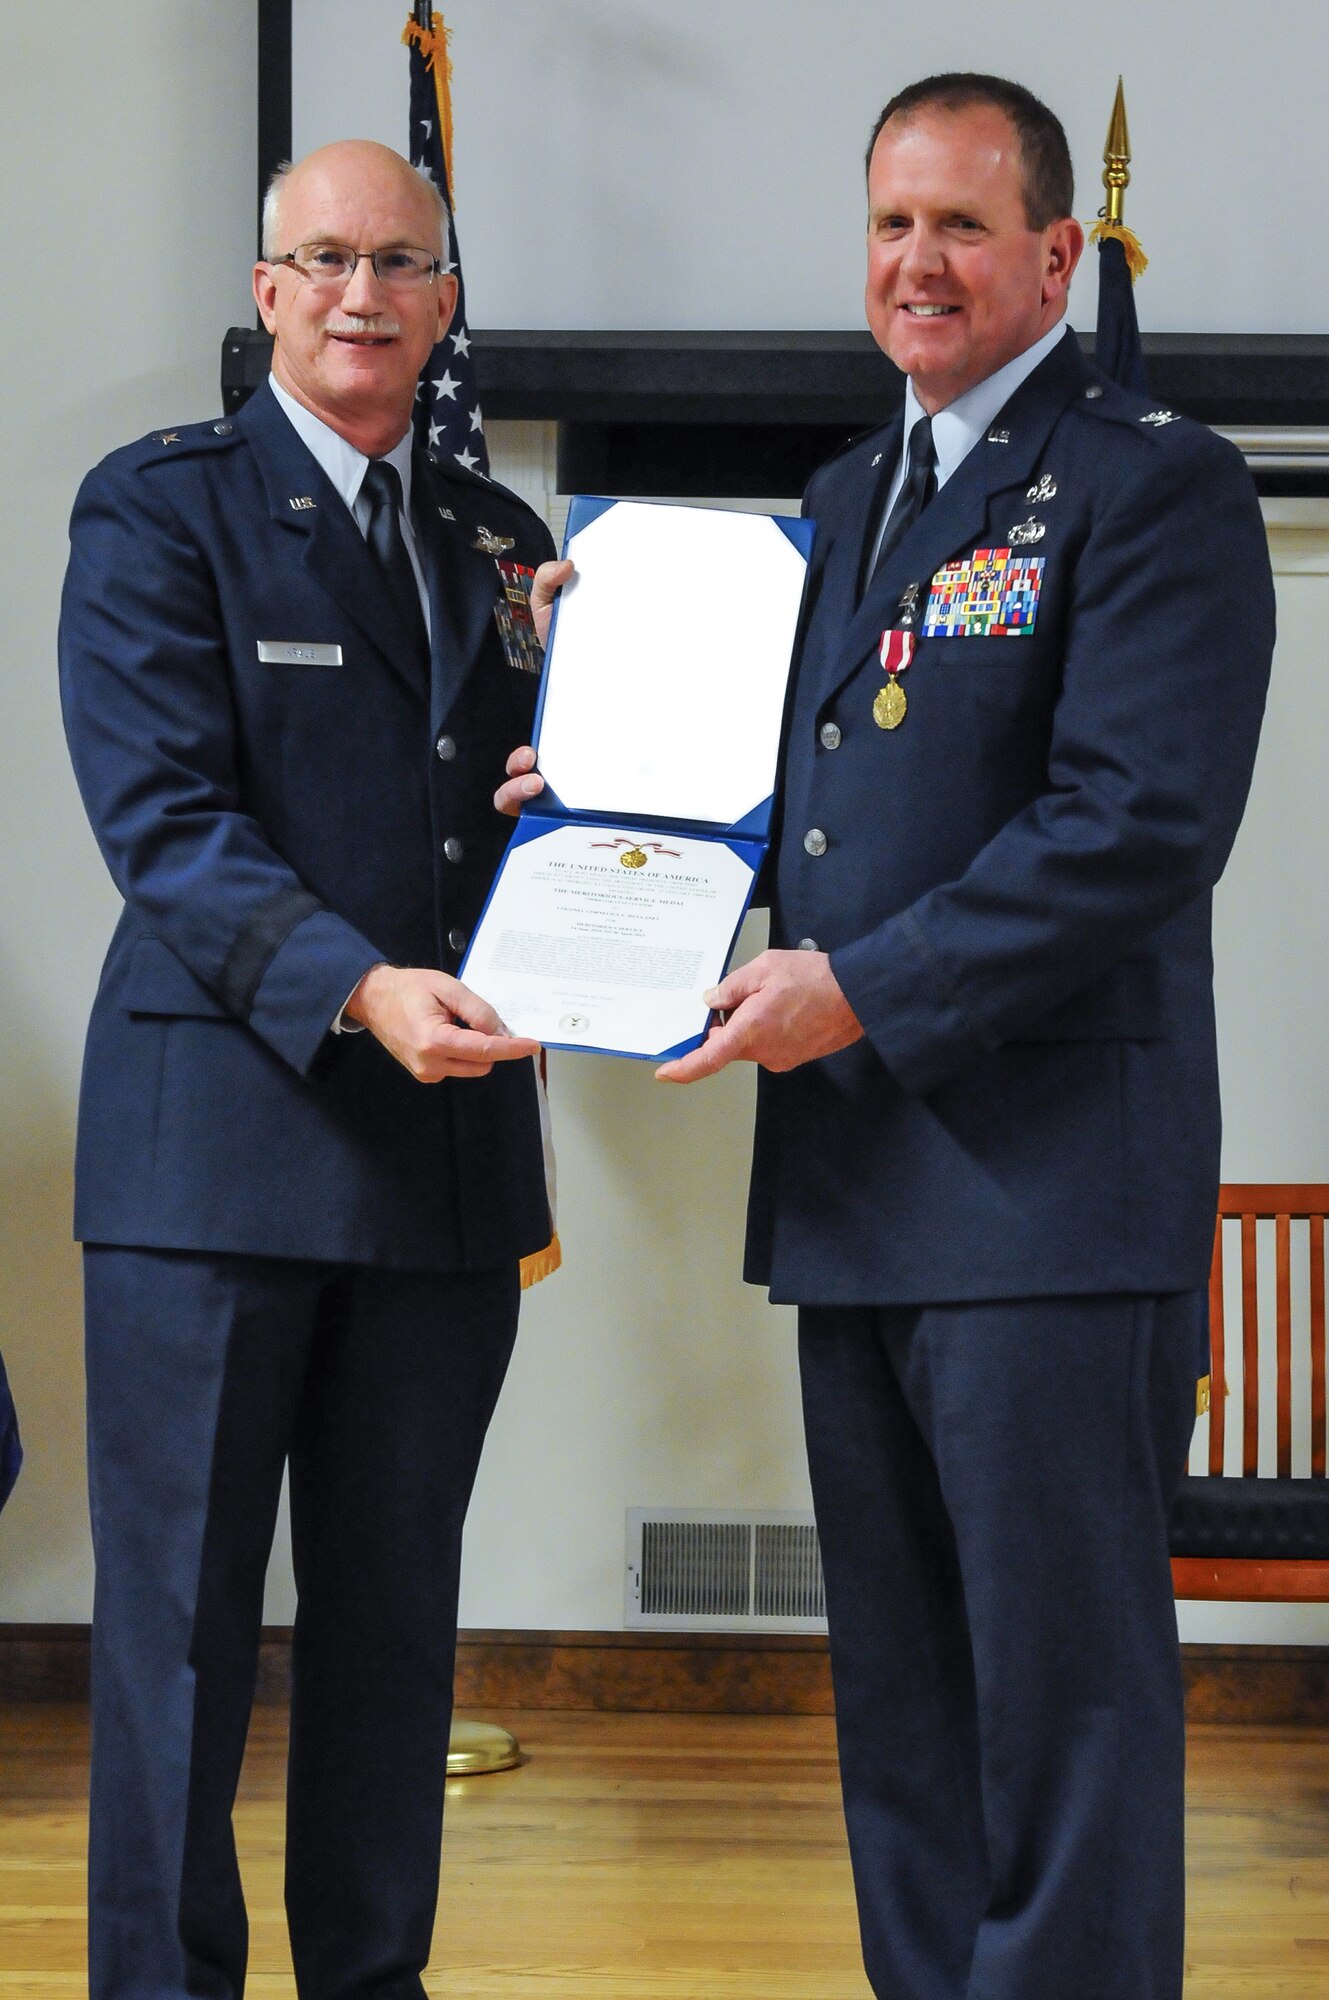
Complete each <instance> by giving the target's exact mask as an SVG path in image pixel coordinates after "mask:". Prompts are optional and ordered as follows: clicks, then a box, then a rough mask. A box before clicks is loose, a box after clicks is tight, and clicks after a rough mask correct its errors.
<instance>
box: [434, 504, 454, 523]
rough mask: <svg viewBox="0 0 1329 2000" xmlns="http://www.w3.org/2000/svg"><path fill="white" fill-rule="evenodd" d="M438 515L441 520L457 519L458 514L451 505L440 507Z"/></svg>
mask: <svg viewBox="0 0 1329 2000" xmlns="http://www.w3.org/2000/svg"><path fill="white" fill-rule="evenodd" d="M438 517H439V519H440V520H441V521H455V520H456V518H457V516H456V515H455V514H454V513H453V511H452V509H451V507H440V508H439V510H438Z"/></svg>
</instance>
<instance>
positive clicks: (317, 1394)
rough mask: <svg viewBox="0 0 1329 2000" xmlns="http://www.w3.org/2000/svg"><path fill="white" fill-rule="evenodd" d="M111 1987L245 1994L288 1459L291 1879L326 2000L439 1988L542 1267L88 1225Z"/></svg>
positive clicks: (113, 1991)
mask: <svg viewBox="0 0 1329 2000" xmlns="http://www.w3.org/2000/svg"><path fill="white" fill-rule="evenodd" d="M84 1269H85V1287H86V1317H87V1372H88V1416H89V1472H90V1487H91V1498H92V1522H93V1540H94V1546H95V1551H96V1559H97V1583H96V1604H95V1611H94V1619H93V1734H92V1801H91V1808H92V1809H91V1820H92V1831H91V1847H90V1886H89V1959H90V1988H91V1994H92V1996H93V2000H183V1996H184V1995H186V1994H189V1995H195V1994H197V1995H208V1996H217V2000H235V1996H238V1995H239V1994H240V1992H241V1990H242V1987H243V1983H244V1976H245V1962H246V1955H247V1945H248V1930H247V1923H246V1918H245V1910H244V1903H243V1898H242V1895H241V1887H240V1877H239V1873H238V1870H237V1867H236V1855H235V1845H234V1840H233V1836H232V1831H231V1806H232V1802H233V1800H234V1796H235V1789H236V1783H237V1779H238V1776H239V1770H240V1762H241V1757H242V1754H243V1750H244V1742H245V1731H246V1726H247V1722H248V1717H249V1710H250V1705H251V1702H252V1699H253V1692H254V1681H255V1671H256V1663H257V1654H258V1641H259V1633H260V1629H261V1619H262V1605H263V1582H264V1573H265V1569H266V1565H267V1558H268V1552H269V1548H270V1545H271V1542H272V1536H273V1530H274V1525H275V1519H276V1513H277V1505H278V1499H279V1495H280V1491H281V1483H282V1471H283V1466H284V1465H285V1464H286V1462H287V1460H288V1458H289V1463H290V1504H291V1533H292V1549H293V1556H294V1567H295V1578H296V1585H297V1590H298V1593H299V1609H298V1612H297V1616H296V1625H295V1640H294V1651H293V1674H294V1686H293V1693H292V1704H291V1744H290V1763H289V1770H288V1778H287V1832H286V1904H287V1913H288V1918H289V1924H290V1934H291V1949H292V1955H293V1958H294V1963H295V1973H296V1985H297V1990H298V1992H299V1994H300V1995H301V2000H370V1996H373V2000H389V1996H390V2000H416V1996H420V1995H423V1992H424V1987H423V1985H422V1984H421V1980H420V1973H421V1971H422V1969H423V1967H424V1965H425V1963H426V1960H427V1958H428V1955H429V1947H430V1937H431V1932H432V1928H433V1918H434V1908H435V1903H436V1899H437V1892H438V1872H439V1851H440V1839H441V1824H442V1813H443V1794H444V1784H445V1777H446V1769H447V1748H448V1730H449V1726H450V1722H451V1711H452V1675H453V1661H454V1653H455V1645H456V1616H457V1580H458V1569H459V1563H460V1554H461V1532H462V1521H463V1517H464V1515H465V1511H466V1503H467V1500H468V1498H469V1496H470V1492H471V1487H472V1484H473V1481H474V1478H475V1471H476V1466H477V1463H478V1460H479V1454H480V1446H481V1443H482V1441H483V1438H484V1434H485V1429H486V1426H487V1424H488V1422H489V1418H490V1415H491V1413H492V1411H493V1407H494V1403H495V1401H496V1399H497V1396H498V1392H499V1388H500V1385H501V1383H502V1380H503V1373H504V1370H505V1368H506V1366H507V1361H508V1357H509V1354H510V1352H511V1348H512V1342H513V1337H514V1334H515V1330H516V1321H517V1305H518V1272H517V1265H516V1263H515V1261H514V1262H513V1264H512V1265H511V1267H510V1268H504V1269H503V1270H501V1271H496V1272H487V1273H480V1274H470V1275H466V1276H448V1275H442V1274H438V1273H425V1272H394V1271H387V1270H382V1269H375V1268H361V1267H353V1266H336V1265H328V1264H315V1263H298V1262H285V1261H282V1260H279V1259H268V1258H256V1257H220V1256H214V1255H211V1254H208V1255H203V1254H197V1255H196V1254H194V1253H191V1252H173V1251H140V1250H123V1249H114V1248H109V1247H105V1246H92V1247H89V1248H88V1250H87V1252H86V1254H85V1260H84Z"/></svg>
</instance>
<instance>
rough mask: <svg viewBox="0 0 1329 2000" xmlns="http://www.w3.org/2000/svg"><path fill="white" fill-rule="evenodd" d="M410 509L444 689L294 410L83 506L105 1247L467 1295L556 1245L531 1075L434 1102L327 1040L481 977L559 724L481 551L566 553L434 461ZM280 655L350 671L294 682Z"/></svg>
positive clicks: (69, 700) (154, 453)
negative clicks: (108, 935)
mask: <svg viewBox="0 0 1329 2000" xmlns="http://www.w3.org/2000/svg"><path fill="white" fill-rule="evenodd" d="M413 487H414V494H413V513H414V519H415V522H416V524H417V534H418V539H419V546H420V548H421V551H422V556H423V560H424V564H425V568H426V573H427V578H428V586H429V598H430V607H431V616H432V626H433V635H432V654H433V658H432V672H431V676H430V682H429V685H428V686H426V685H425V681H424V673H423V663H421V669H422V670H421V673H420V675H419V678H418V680H417V679H416V677H415V676H414V675H413V673H412V671H411V669H410V667H409V666H404V665H403V664H402V663H403V660H407V661H409V659H410V653H411V649H410V646H409V645H408V644H407V643H406V640H405V635H404V634H403V632H402V630H401V627H400V621H399V617H398V614H397V612H396V609H395V606H394V604H393V601H392V599H391V595H390V592H389V590H388V587H387V584H386V581H385V579H384V578H383V576H382V574H381V572H380V571H379V569H378V567H377V565H376V564H375V562H374V559H373V557H372V555H371V553H370V551H369V549H368V548H367V546H366V544H365V541H364V539H363V537H362V536H361V534H360V532H359V530H358V529H357V527H356V524H355V522H354V520H353V518H352V516H351V514H350V512H349V510H348V508H347V507H346V505H345V503H344V501H343V500H342V499H341V498H340V496H339V495H338V494H337V492H336V491H335V490H334V488H333V487H332V485H331V484H330V482H329V481H328V480H327V478H326V477H325V475H324V473H323V472H322V470H321V469H320V468H319V466H318V465H317V463H316V462H315V460H314V459H313V457H312V456H311V454H310V453H309V452H308V451H307V450H306V448H305V446H304V445H303V443H302V442H301V441H300V439H299V437H298V436H297V434H296V432H295V431H294V429H293V428H292V426H291V424H290V423H289V421H288V420H287V418H286V416H285V415H284V413H283V412H282V411H281V410H280V408H279V407H278V405H277V403H276V400H275V398H274V397H273V396H272V394H271V392H270V391H269V390H268V389H267V388H266V387H265V388H263V389H261V390H260V391H259V392H258V393H257V394H256V395H255V396H254V397H253V398H252V399H251V401H250V402H249V403H248V404H246V406H245V408H244V409H243V410H242V411H241V413H240V414H239V415H238V416H237V417H236V418H235V419H234V421H222V422H219V423H216V424H201V425H194V426H190V427H185V428H182V429H181V430H179V431H170V430H168V431H165V432H157V433H154V434H153V435H152V436H151V437H148V438H145V439H143V440H142V441H141V442H139V443H138V444H135V445H132V446H130V447H128V448H127V449H125V450H122V451H118V452H115V453H113V454H112V455H111V456H110V457H109V458H107V459H106V460H105V461H104V462H103V463H102V464H101V465H100V466H98V467H97V468H96V469H95V470H94V471H93V472H92V473H91V474H90V475H89V477H88V479H87V480H86V481H85V483H84V485H83V488H82V490H81V492H80V494H79V497H78V501H77V504H76V507H75V510H74V517H73V524H72V542H73V552H72V560H71V563H70V568H69V573H68V578H67V582H66V587H65V596H64V604H63V612H62V618H61V630H60V657H61V676H62V687H63V696H64V704H65V714H66V722H67V728H68V733H69V740H70V745H71V750H72V754H73V758H74V764H75V768H76V771H77V775H78V780H79V784H80V787H81V789H82V792H83V797H84V801H85V803H86V806H87V809H88V813H89V816H90V819H91V821H92V825H93V828H94V830H95V832H96V835H97V838H98V841H99V843H100V845H101V848H102V852H103V854H104V855H105V858H106V861H107V864H108V866H109V868H110V870H111V873H112V875H113V877H114V879H115V882H116V885H117V887H118V888H119V889H120V891H121V893H122V894H123V896H124V898H125V910H124V913H123V916H122V918H121V921H120V923H119V926H118V928H117V930H116V933H115V936H114V939H113V941H112V944H111V947H110V951H109V954H108V956H107V959H106V964H105V968H104V971H103V975H102V980H101V986H100V990H99V992H98V994H97V999H96V1004H95V1007H94V1010H93V1015H92V1022H91V1027H90V1030H89V1037H88V1045H87V1056H86V1063H85V1071H84V1079H83V1090H82V1100H81V1107H80V1119H79V1140H78V1164H77V1203H76V1218H75V1219H76V1229H77V1233H78V1234H79V1236H80V1237H81V1238H82V1239H83V1240H84V1241H88V1242H101V1243H110V1244H134V1245H138V1246H142V1247H145V1248H155V1249H189V1250H203V1251H215V1252H237V1253H249V1254H253V1255H260V1256H271V1257H284V1258H312V1259H319V1260H325V1261H328V1262H345V1263H359V1264H374V1265H379V1266H385V1267H396V1268H399V1269H422V1270H423V1269H434V1270H454V1271H464V1270H474V1269H482V1268H490V1267H494V1266H497V1265H499V1264H502V1263H505V1262H507V1261H509V1260H515V1259H516V1258H517V1257H519V1256H521V1255H523V1254H525V1253H526V1252H528V1251H531V1250H534V1249H537V1248H539V1247H540V1246H541V1245H543V1244H544V1243H545V1242H546V1241H547V1240H548V1223H549V1217H548V1209H547V1205H546V1194H545V1186H544V1178H543V1170H542V1165H541V1151H540V1139H539V1128H538V1116H537V1108H536V1100H535V1090H534V1080H533V1077H532V1073H531V1065H530V1064H528V1063H519V1064H499V1065H497V1066H496V1067H495V1069H494V1071H493V1072H492V1073H491V1074H490V1075H489V1076H488V1077H486V1078H484V1079H482V1080H475V1081H470V1080H468V1081H465V1082H444V1083H442V1084H440V1085H436V1086H433V1087H424V1086H422V1085H421V1084H419V1083H417V1082H416V1081H415V1080H414V1079H413V1078H412V1077H411V1076H409V1075H408V1074H407V1073H406V1071H405V1070H404V1069H402V1068H401V1067H400V1066H399V1065H398V1064H397V1063H396V1062H395V1061H394V1060H393V1059H392V1058H391V1057H390V1056H389V1055H388V1054H387V1053H386V1051H385V1050H384V1049H383V1048H382V1047H381V1046H380V1045H379V1044H378V1043H377V1042H376V1041H375V1040H374V1038H373V1037H372V1036H371V1035H369V1034H350V1035H343V1036H333V1035H332V1034H331V1033H330V1032H329V1030H330V1025H331V1023H332V1021H333V1020H334V1018H335V1017H336V1015H337V1013H338V1010H339V1009H340V1008H341V1006H342V1004H343V1002H344V1001H345V1000H346V999H347V997H348V996H349V994H350V993H351V991H352V989H353V988H354V986H355V985H356V983H357V981H358V980H359V978H360V977H361V975H362V974H363V973H364V972H365V971H366V970H367V969H368V967H369V966H371V965H373V964H375V963H376V962H378V961H380V960H385V959H386V960H389V961H392V962H395V963H399V964H409V965H433V966H439V967H441V968H442V969H443V970H445V971H455V970H456V967H457V965H458V964H459V962H460V958H461V954H462V952H463V950H464V949H465V945H466V942H467V936H468V933H469V931H470V928H471V926H472V925H473V923H474V922H475V920H476V918H477V917H478V915H479V911H480V908H481V906H482V903H483V900H484V896H485V893H486V890H487V888H488V885H489V882H490V880H491V878H492V876H493V873H494V870H495V868H496V866H497V863H498V860H499V857H500V855H501V852H502V849H503V846H504V842H505V840H506V837H507V833H508V830H509V829H508V824H507V822H506V821H505V820H503V819H502V818H501V817H500V816H499V815H498V814H497V813H495V812H494V810H493V808H492V803H491V801H492V794H493V791H494V787H495V784H496V783H497V782H498V780H499V779H500V777H501V775H502V771H503V765H504V760H505V758H506V756H507V754H508V752H509V751H510V750H511V749H512V748H513V747H514V746H515V745H516V744H519V743H524V742H526V741H528V740H529V737H530V731H531V724H532V718H533V714H534V706H535V695H536V687H537V681H536V677H535V676H534V675H532V674H530V673H527V672H524V671H522V670H521V669H520V668H519V667H514V666H513V665H510V664H509V662H508V659H507V657H506V655H505V652H504V649H503V646H502V644H501V642H500V637H499V632H498V628H497V625H496V622H495V605H496V601H497V599H498V597H499V594H500V591H501V587H502V580H501V578H500V576H499V573H498V570H497V568H496V566H495V562H494V559H493V557H492V556H491V555H489V554H486V553H484V552H483V551H482V550H481V549H479V548H478V547H476V546H475V544H476V542H477V537H478V535H479V533H480V530H481V529H482V528H488V529H489V530H491V531H492V532H493V533H495V534H498V535H500V536H504V537H510V538H511V540H512V543H513V544H514V546H513V547H512V548H511V550H510V555H511V557H512V558H513V559H514V560H517V561H520V562H522V563H525V564H528V565H534V564H536V563H538V562H540V561H542V560H544V559H545V558H546V557H547V556H549V555H552V553H553V549H552V544H551V542H550V539H549V536H548V533H547V531H546V530H545V528H544V526H543V524H542V523H541V522H540V521H539V520H538V518H537V517H536V516H535V515H534V514H533V513H532V512H531V511H530V509H528V508H527V507H526V506H525V505H524V504H523V503H522V502H521V501H520V500H518V499H517V498H516V496H515V495H513V494H511V493H509V492H507V491H506V490H505V489H503V488H502V487H499V486H496V485H493V484H491V483H490V482H489V481H487V480H484V479H482V478H480V477H479V476H477V475H475V474H470V473H467V472H465V471H463V470H462V469H461V468H459V467H457V466H455V465H452V464H447V465H445V464H443V463H441V462H433V461H431V460H429V459H427V458H426V457H425V456H424V455H422V454H420V453H417V455H416V460H415V468H414V474H413ZM263 640H269V641H278V642H285V644H286V646H287V647H288V648H289V645H290V644H291V643H292V642H295V643H298V644H300V645H311V646H313V647H317V648H335V649H338V653H339V657H337V656H336V655H332V656H328V655H326V654H325V655H322V656H316V657H315V658H314V659H312V660H290V659H286V660H282V661H280V662H278V663H273V662H265V661H264V660H263V659H262V658H260V657H259V642H260V641H263ZM330 658H333V659H335V664H333V663H325V661H327V660H329V659H330Z"/></svg>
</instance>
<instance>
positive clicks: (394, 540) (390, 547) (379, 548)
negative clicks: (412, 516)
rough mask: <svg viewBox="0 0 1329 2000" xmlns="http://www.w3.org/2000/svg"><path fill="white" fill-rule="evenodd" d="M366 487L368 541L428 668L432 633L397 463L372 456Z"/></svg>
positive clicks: (419, 656)
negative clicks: (404, 527)
mask: <svg viewBox="0 0 1329 2000" xmlns="http://www.w3.org/2000/svg"><path fill="white" fill-rule="evenodd" d="M363 490H364V492H365V493H367V494H368V495H369V502H370V506H369V533H368V537H367V539H368V542H369V546H370V548H371V549H372V550H373V552H374V555H375V556H376V557H377V559H378V565H379V568H380V569H381V570H382V571H383V574H384V576H385V577H386V578H387V582H388V588H389V590H390V591H391V592H392V596H393V600H394V602H395V604H396V606H397V609H398V611H399V612H400V613H401V620H402V624H403V625H404V626H405V628H406V630H407V631H408V632H409V633H410V635H411V638H412V640H413V642H414V648H415V653H416V659H415V661H413V662H412V664H413V665H418V666H420V667H421V668H422V669H427V666H428V660H429V634H428V631H427V629H426V627H425V615H424V612H423V611H422V610H421V608H420V588H419V585H418V584H417V583H416V580H415V571H414V570H413V569H412V567H411V558H410V556H409V554H408V553H407V549H406V537H405V536H404V535H403V533H402V531H401V509H402V491H401V478H400V475H399V474H398V471H397V468H396V466H395V465H389V463H388V461H387V460H386V459H385V458H371V459H370V461H369V463H368V465H367V466H366V467H365V476H364V487H363Z"/></svg>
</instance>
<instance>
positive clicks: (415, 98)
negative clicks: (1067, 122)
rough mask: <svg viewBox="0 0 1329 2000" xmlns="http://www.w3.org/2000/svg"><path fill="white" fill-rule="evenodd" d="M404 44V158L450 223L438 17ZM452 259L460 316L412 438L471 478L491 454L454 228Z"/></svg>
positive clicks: (420, 20)
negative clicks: (434, 193) (407, 83)
mask: <svg viewBox="0 0 1329 2000" xmlns="http://www.w3.org/2000/svg"><path fill="white" fill-rule="evenodd" d="M402 39H403V41H405V42H406V44H407V46H408V48H409V50H410V58H409V59H410V65H411V131H410V144H409V147H408V149H407V150H408V153H409V156H410V160H411V164H412V165H413V166H416V167H421V168H423V170H424V171H425V173H427V174H428V175H429V177H430V179H431V180H432V181H433V182H434V185H435V186H436V187H437V188H438V190H439V193H440V194H441V195H442V197H443V199H444V201H445V202H446V203H447V208H448V215H449V218H452V189H451V185H450V183H449V179H448V152H449V147H450V142H451V131H450V129H449V128H450V126H451V112H450V105H449V96H448V71H449V67H450V65H449V62H448V41H447V30H446V29H445V27H444V26H443V18H442V16H441V15H440V14H432V15H431V14H430V13H429V10H428V8H427V7H417V8H416V10H415V13H414V15H413V16H412V19H411V20H410V21H409V22H408V23H407V26H406V32H405V34H404V35H403V37H402ZM449 254H450V258H451V261H450V262H449V263H448V264H447V265H446V269H447V270H449V271H450V272H451V273H452V275H453V276H454V277H455V278H456V280H457V310H456V312H455V313H454V314H453V315H452V324H451V325H450V326H449V328H448V330H447V332H446V333H445V334H444V336H443V338H442V340H440V342H439V343H438V346H437V347H436V348H435V349H434V351H433V353H432V354H431V355H430V357H429V360H428V362H427V363H426V365H425V368H424V372H423V373H422V374H421V377H420V386H419V388H418V389H417V390H416V392H415V435H416V439H417V442H418V443H419V444H421V445H422V446H424V447H425V448H426V449H428V450H430V451H437V452H444V453H447V454H449V455H450V456H451V457H453V458H455V459H456V460H457V462H458V464H459V465H464V466H465V467H466V468H467V470H468V471H479V472H488V470H489V453H488V451H487V450H486V448H485V434H484V427H483V424H482V422H481V417H480V394H479V388H478V386H477V383H476V379H475V363H474V362H473V360H472V359H471V337H470V333H469V332H468V330H467V326H466V286H465V284H464V282H463V280H462V275H461V253H460V252H459V250H458V248H457V228H456V222H455V220H454V221H453V226H452V241H451V245H450V251H449Z"/></svg>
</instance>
